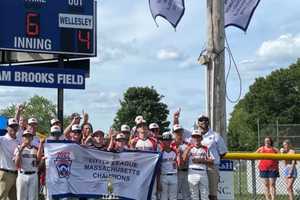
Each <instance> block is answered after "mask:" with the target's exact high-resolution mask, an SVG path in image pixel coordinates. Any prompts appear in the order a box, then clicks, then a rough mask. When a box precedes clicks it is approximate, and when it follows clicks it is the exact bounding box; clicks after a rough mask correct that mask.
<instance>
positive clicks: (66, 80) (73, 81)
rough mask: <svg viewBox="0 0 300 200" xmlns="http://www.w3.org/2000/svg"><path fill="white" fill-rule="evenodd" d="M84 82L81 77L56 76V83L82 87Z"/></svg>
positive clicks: (69, 75)
mask: <svg viewBox="0 0 300 200" xmlns="http://www.w3.org/2000/svg"><path fill="white" fill-rule="evenodd" d="M83 81H84V76H83V75H72V74H58V75H57V83H58V84H67V85H82V84H83Z"/></svg>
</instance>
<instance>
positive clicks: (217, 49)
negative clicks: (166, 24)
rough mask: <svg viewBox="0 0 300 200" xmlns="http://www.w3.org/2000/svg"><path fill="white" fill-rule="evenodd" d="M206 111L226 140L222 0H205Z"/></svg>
mask: <svg viewBox="0 0 300 200" xmlns="http://www.w3.org/2000/svg"><path fill="white" fill-rule="evenodd" d="M207 19H208V23H207V26H208V27H207V28H208V29H207V30H208V43H207V56H208V58H209V62H208V63H207V112H208V117H209V118H210V121H211V128H212V129H213V130H214V131H216V132H218V133H220V134H221V135H222V136H223V138H224V140H225V141H227V134H226V93H225V54H224V47H225V29H224V0H207Z"/></svg>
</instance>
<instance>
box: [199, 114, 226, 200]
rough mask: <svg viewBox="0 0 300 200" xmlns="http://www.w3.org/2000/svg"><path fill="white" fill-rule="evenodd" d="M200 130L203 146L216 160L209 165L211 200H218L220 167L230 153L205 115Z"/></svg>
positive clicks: (201, 117) (200, 118)
mask: <svg viewBox="0 0 300 200" xmlns="http://www.w3.org/2000/svg"><path fill="white" fill-rule="evenodd" d="M198 129H199V131H200V133H201V134H202V137H203V140H202V145H204V146H206V147H207V148H208V152H209V154H210V155H211V156H212V157H213V158H214V160H213V164H212V165H208V168H207V175H208V185H209V199H210V200H217V199H218V185H219V181H220V173H219V165H220V160H221V158H222V157H223V156H224V155H225V154H226V153H227V152H228V150H227V147H226V145H225V142H224V140H223V138H222V137H221V136H220V134H219V133H216V132H214V131H213V130H211V129H210V128H209V118H208V117H207V116H205V115H200V116H199V117H198Z"/></svg>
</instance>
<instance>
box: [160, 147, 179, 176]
mask: <svg viewBox="0 0 300 200" xmlns="http://www.w3.org/2000/svg"><path fill="white" fill-rule="evenodd" d="M176 158H177V154H176V153H175V152H174V151H170V152H166V151H163V152H162V160H161V174H176V173H177V163H176Z"/></svg>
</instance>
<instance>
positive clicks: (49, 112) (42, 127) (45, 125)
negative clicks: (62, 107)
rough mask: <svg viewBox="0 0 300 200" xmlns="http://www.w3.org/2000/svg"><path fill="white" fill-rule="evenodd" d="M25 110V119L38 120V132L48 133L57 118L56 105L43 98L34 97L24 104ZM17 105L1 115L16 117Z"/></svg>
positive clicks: (4, 110) (3, 111)
mask: <svg viewBox="0 0 300 200" xmlns="http://www.w3.org/2000/svg"><path fill="white" fill-rule="evenodd" d="M23 105H24V106H25V109H24V111H23V113H22V116H24V117H25V118H27V119H28V118H30V117H34V118H36V119H37V120H38V122H39V126H38V131H39V132H41V133H48V132H49V129H50V120H51V119H52V118H53V117H55V116H56V105H55V104H53V103H52V102H51V101H49V100H48V99H46V98H45V97H42V96H37V95H35V96H33V97H31V98H30V99H29V101H28V102H24V103H23ZM15 112H16V105H14V104H13V105H11V106H9V107H7V108H5V109H2V110H1V111H0V114H1V115H4V116H6V117H14V116H15Z"/></svg>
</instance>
